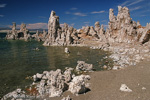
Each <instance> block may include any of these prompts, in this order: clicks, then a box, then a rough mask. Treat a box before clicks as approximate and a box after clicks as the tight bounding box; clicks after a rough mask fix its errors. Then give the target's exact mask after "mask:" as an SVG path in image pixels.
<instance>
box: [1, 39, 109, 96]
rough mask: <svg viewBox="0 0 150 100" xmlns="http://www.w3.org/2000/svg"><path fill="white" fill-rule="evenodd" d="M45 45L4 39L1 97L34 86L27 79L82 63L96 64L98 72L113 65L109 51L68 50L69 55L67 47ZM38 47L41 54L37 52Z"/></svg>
mask: <svg viewBox="0 0 150 100" xmlns="http://www.w3.org/2000/svg"><path fill="white" fill-rule="evenodd" d="M42 44H43V43H42V42H37V41H29V42H25V41H21V40H15V41H14V40H5V39H0V97H2V96H3V95H5V94H7V93H8V92H11V91H13V90H15V89H17V88H24V87H25V86H27V85H29V84H31V83H32V81H31V80H26V79H25V78H26V77H27V76H33V75H34V74H36V73H42V72H43V71H46V70H47V71H49V70H56V69H58V68H59V69H62V70H64V68H65V67H74V68H75V67H76V65H77V61H78V60H81V61H85V62H86V63H90V64H93V65H94V67H95V68H96V70H101V67H102V66H103V65H107V64H109V63H108V62H107V60H108V59H103V57H105V56H106V55H109V53H108V52H104V51H101V50H92V49H89V48H88V47H68V48H69V50H70V52H71V53H70V54H65V53H64V48H65V47H44V46H43V45H42ZM37 47H38V48H39V51H36V50H34V49H35V48H37ZM109 61H110V60H109ZM110 63H111V61H110Z"/></svg>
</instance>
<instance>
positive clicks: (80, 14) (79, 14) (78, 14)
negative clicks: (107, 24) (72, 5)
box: [73, 12, 87, 16]
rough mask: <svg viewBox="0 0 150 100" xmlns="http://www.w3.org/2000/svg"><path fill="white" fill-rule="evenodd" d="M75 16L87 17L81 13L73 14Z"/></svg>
mask: <svg viewBox="0 0 150 100" xmlns="http://www.w3.org/2000/svg"><path fill="white" fill-rule="evenodd" d="M73 15H76V16H87V15H86V14H84V13H80V12H76V13H73Z"/></svg>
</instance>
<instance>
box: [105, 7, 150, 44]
mask: <svg viewBox="0 0 150 100" xmlns="http://www.w3.org/2000/svg"><path fill="white" fill-rule="evenodd" d="M109 20H110V21H109V27H108V29H107V39H108V41H109V43H114V42H117V43H120V42H123V43H135V42H137V41H138V42H140V43H142V44H143V43H145V42H147V41H148V40H149V38H150V36H149V34H150V32H149V28H148V26H147V27H146V28H142V27H141V25H140V23H139V22H137V23H136V22H135V21H132V18H131V17H130V13H129V9H128V8H127V7H121V6H118V15H117V16H115V15H114V12H113V9H110V10H109Z"/></svg>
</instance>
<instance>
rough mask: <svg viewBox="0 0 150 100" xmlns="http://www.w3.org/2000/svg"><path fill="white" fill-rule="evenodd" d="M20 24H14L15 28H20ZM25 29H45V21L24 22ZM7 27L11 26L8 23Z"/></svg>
mask: <svg viewBox="0 0 150 100" xmlns="http://www.w3.org/2000/svg"><path fill="white" fill-rule="evenodd" d="M20 26H21V25H16V28H18V29H20ZM26 26H27V29H47V27H48V25H47V23H33V24H26ZM8 27H10V28H12V25H8Z"/></svg>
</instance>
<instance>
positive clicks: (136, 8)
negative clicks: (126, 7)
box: [130, 6, 142, 11]
mask: <svg viewBox="0 0 150 100" xmlns="http://www.w3.org/2000/svg"><path fill="white" fill-rule="evenodd" d="M141 8H142V7H141V6H138V7H135V8H131V9H130V11H135V10H138V9H141Z"/></svg>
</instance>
